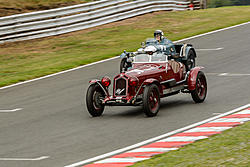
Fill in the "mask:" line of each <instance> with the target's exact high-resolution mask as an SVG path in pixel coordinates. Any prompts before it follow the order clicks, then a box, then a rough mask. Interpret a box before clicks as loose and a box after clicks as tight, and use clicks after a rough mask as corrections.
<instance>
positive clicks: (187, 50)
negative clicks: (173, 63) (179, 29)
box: [182, 45, 196, 60]
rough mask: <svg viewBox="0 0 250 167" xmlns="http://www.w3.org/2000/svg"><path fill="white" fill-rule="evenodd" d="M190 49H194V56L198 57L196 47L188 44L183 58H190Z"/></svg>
mask: <svg viewBox="0 0 250 167" xmlns="http://www.w3.org/2000/svg"><path fill="white" fill-rule="evenodd" d="M190 50H192V51H193V52H194V57H196V52H195V50H194V48H193V47H191V46H189V45H188V46H187V47H186V49H185V54H184V57H182V60H187V59H188V53H189V51H190Z"/></svg>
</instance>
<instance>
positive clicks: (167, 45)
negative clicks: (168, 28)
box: [154, 30, 176, 56]
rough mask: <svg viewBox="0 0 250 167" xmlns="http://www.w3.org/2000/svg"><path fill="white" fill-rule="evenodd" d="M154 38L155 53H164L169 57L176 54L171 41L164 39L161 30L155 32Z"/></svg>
mask: <svg viewBox="0 0 250 167" xmlns="http://www.w3.org/2000/svg"><path fill="white" fill-rule="evenodd" d="M154 38H155V40H156V46H155V47H156V48H157V51H160V52H164V53H165V54H167V55H169V56H174V55H175V54H176V51H175V47H174V44H173V42H172V41H170V40H169V39H167V38H166V37H164V33H163V31H162V30H155V32H154Z"/></svg>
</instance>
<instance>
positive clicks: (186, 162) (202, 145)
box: [132, 122, 250, 167]
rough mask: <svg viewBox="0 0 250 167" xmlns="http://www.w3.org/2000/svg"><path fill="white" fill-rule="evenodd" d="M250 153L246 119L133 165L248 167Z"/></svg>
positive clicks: (143, 166) (249, 136)
mask: <svg viewBox="0 0 250 167" xmlns="http://www.w3.org/2000/svg"><path fill="white" fill-rule="evenodd" d="M249 155H250V122H247V123H245V124H243V125H241V126H238V127H235V128H233V129H230V130H227V131H225V132H222V133H221V134H219V135H215V136H212V137H210V138H208V139H204V140H200V141H197V142H195V143H192V144H189V145H186V146H184V147H183V148H180V149H179V150H176V151H170V152H167V153H164V154H161V155H157V156H154V157H153V158H152V159H150V160H146V161H141V162H138V163H136V164H134V165H133V166H132V167H172V166H174V167H247V166H249V164H250V158H249Z"/></svg>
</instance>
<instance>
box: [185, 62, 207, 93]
mask: <svg viewBox="0 0 250 167" xmlns="http://www.w3.org/2000/svg"><path fill="white" fill-rule="evenodd" d="M203 68H204V67H195V68H193V69H191V70H190V73H189V76H188V81H187V82H188V90H194V89H195V87H196V79H197V74H198V72H199V71H201V69H203Z"/></svg>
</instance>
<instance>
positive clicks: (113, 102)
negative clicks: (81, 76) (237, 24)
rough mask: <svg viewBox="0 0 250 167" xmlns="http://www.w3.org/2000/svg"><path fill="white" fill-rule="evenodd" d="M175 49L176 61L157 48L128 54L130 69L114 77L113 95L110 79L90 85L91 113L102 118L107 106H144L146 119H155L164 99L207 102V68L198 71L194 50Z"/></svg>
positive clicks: (178, 46)
mask: <svg viewBox="0 0 250 167" xmlns="http://www.w3.org/2000/svg"><path fill="white" fill-rule="evenodd" d="M175 47H176V51H177V53H178V55H177V57H175V58H173V57H170V56H169V55H165V54H164V53H162V52H157V51H156V50H155V49H154V48H153V46H148V47H146V48H140V49H139V50H138V51H137V52H133V53H126V55H130V56H127V59H128V58H129V59H131V61H127V62H130V67H129V68H128V67H121V73H120V74H118V75H116V76H115V77H114V79H113V93H112V94H111V93H110V92H109V86H110V85H111V79H110V78H109V77H107V76H105V77H103V78H102V79H101V80H97V79H96V80H91V81H90V86H89V88H88V90H87V95H86V104H87V109H88V111H89V113H90V114H91V115H92V116H93V117H96V116H101V115H102V113H103V111H104V107H105V106H137V105H142V106H143V112H144V113H145V114H146V116H149V117H152V116H155V115H157V113H158V111H159V108H160V98H163V97H167V96H171V95H175V94H178V93H180V92H182V93H190V94H191V96H192V99H193V100H194V102H196V103H201V102H203V101H204V100H205V98H206V94H207V81H206V77H205V74H204V72H203V71H202V69H203V67H195V57H196V53H195V50H194V48H193V47H192V45H183V44H180V45H175ZM188 47H189V49H187V48H188ZM183 55H184V56H185V57H184V56H183ZM190 57H191V58H190ZM123 65H124V64H123Z"/></svg>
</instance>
